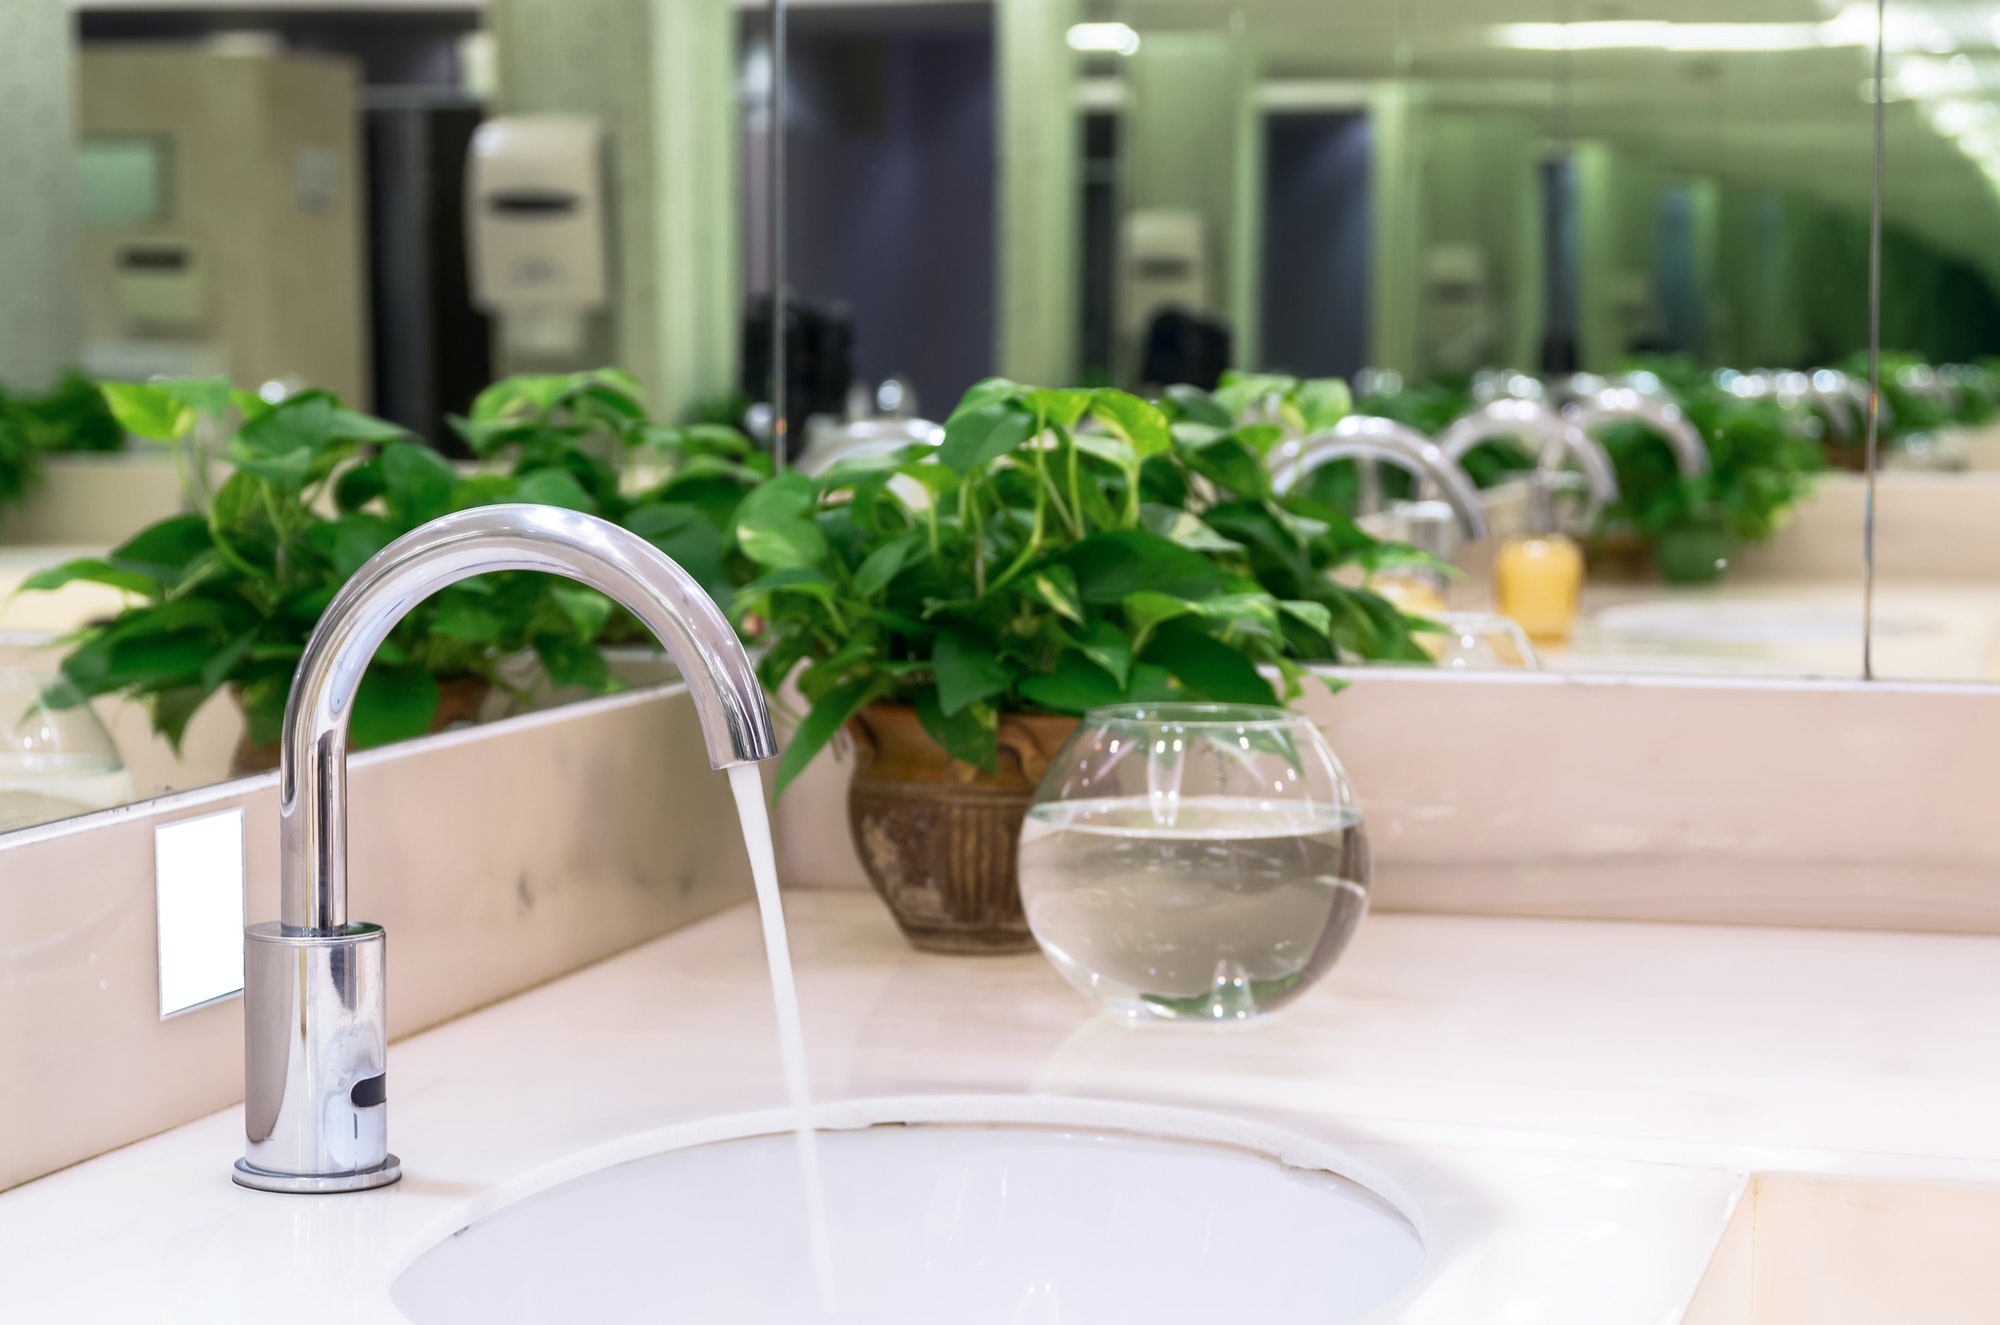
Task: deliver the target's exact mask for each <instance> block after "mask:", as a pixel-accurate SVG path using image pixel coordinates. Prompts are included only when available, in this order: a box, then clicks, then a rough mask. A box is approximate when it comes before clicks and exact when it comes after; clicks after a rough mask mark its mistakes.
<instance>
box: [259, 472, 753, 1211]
mask: <svg viewBox="0 0 2000 1325" xmlns="http://www.w3.org/2000/svg"><path fill="white" fill-rule="evenodd" d="M506 570H520V571H544V572H547V573H549V574H553V575H561V576H565V577H567V578H569V579H572V580H577V581H579V582H581V583H583V584H586V585H589V586H590V587H591V588H593V589H597V590H599V591H601V592H603V593H605V594H606V595H608V596H610V597H611V598H613V599H615V600H616V601H617V602H618V603H619V604H621V605H622V606H624V607H625V608H627V609H628V610H630V611H631V612H632V614H633V615H634V616H636V617H638V618H639V620H641V621H642V622H644V623H645V624H646V627H647V628H648V629H649V630H651V631H652V632H653V634H654V635H656V636H657V637H658V638H659V640H660V643H661V644H662V645H664V646H665V647H666V650H667V652H668V653H669V654H670V655H671V656H672V657H673V660H674V662H675V663H676V664H678V666H679V668H680V673H681V676H682V677H683V678H684V679H685V681H686V683H687V687H688V691H689V693H690V695H691V696H692V697H693V699H694V705H695V711H696V713H697V715H698V716H699V719H700V722H701V730H702V736H703V739H704V740H705V742H706V744H707V747H708V755H709V762H710V763H712V764H713V765H714V766H715V767H716V768H718V769H720V768H727V767H730V766H732V765H736V764H747V763H755V762H757V761H759V760H763V759H769V758H771V757H772V756H773V755H774V754H776V753H777V741H776V738H775V737H774V735H773V734H772V730H771V715H770V712H769V710H768V709H767V708H766V706H765V703H764V692H763V689H762V687H761V686H760V685H759V684H758V682H757V675H756V672H755V671H754V670H753V669H752V667H751V665H750V659H749V657H748V655H747V654H746V653H745V652H744V649H743V645H742V643H741V641H739V640H738V639H737V637H736V632H735V631H734V630H733V629H731V627H730V624H729V622H728V620H727V619H726V618H725V617H724V616H723V614H722V612H721V611H720V609H718V608H717V607H716V605H715V603H714V602H713V601H712V600H711V599H710V598H709V597H708V595H707V594H706V593H704V592H703V591H702V589H701V586H700V585H699V584H698V583H696V581H695V580H694V578H693V577H692V576H690V575H689V574H688V573H687V572H685V571H683V570H682V569H681V568H680V567H679V566H677V565H675V564H674V562H673V561H672V560H671V559H669V558H668V557H667V556H666V555H665V554H663V553H661V552H660V551H659V550H658V549H656V548H654V547H653V546H652V545H651V544H649V543H647V542H646V541H645V540H644V539H642V538H640V537H639V536H638V535H636V534H633V533H631V532H629V531H627V530H625V529H621V528H619V527H618V526H616V525H613V524H610V523H608V522H606V521H603V520H600V519H598V518H596V517H595V516H591V515H585V514H582V513H580V512H576V511H566V510H561V509H558V508H556V507H551V506H528V505H508V506H488V507H482V508H480V509H477V510H471V511H463V512H460V513H459V514H456V515H448V516H445V517H444V518H443V519H440V520H435V521H433V522H431V523H430V524H427V525H425V526H423V527H422V528H420V529H417V530H415V531H413V532H411V533H409V534H407V535H405V536H404V537H402V538H400V539H397V540H396V541H395V542H394V543H391V544H390V545H389V546H388V547H386V548H384V549H383V550H382V551H381V552H380V553H378V554H377V555H376V556H375V557H374V558H373V559H372V560H370V561H369V562H368V563H367V564H366V565H364V566H363V567H362V568H361V569H360V570H359V571H358V572H356V573H355V575H354V578H353V579H351V580H350V581H349V582H348V583H347V585H346V587H345V588H343V589H342V590H341V591H340V593H339V595H338V596H337V597H335V599H334V600H333V603H332V604H331V605H330V606H329V607H328V608H327V610H326V613H325V615H324V616H322V617H321V619H320V623H319V626H318V628H317V629H316V630H315V631H314V632H313V636H312V639H311V640H310V641H309V642H308V644H307V646H306V651H305V656H304V657H303V658H302V659H301V660H300V662H299V668H298V672H297V674H296V675H295V676H294V678H293V682H292V694H291V700H290V702H289V703H288V704H287V705H286V708H285V726H284V737H283V747H282V754H281V759H282V763H281V767H280V771H279V783H278V798H279V808H278V813H279V816H280V825H279V834H280V852H281V857H280V866H279V868H280V888H281V908H280V916H281V918H280V920H279V921H278V923H276V924H261V925H252V926H250V927H248V928H247V929H246V930H245V931H244V958H245V963H244V990H243V997H244V1027H243V1048H244V1130H245V1132H246V1135H247V1148H246V1150H245V1153H244V1157H243V1158H242V1159H241V1160H239V1161H237V1164H236V1172H235V1179H236V1181H237V1182H239V1183H241V1184H242V1185H243V1186H245V1187H254V1188H258V1189H260V1190H264V1191H276V1192H342V1191H360V1190H364V1189H366V1188H370V1187H380V1186H384V1185H386V1184H388V1183H392V1182H394V1181H396V1179H397V1178H398V1177H400V1176H401V1175H402V1170H401V1165H400V1163H399V1162H398V1160H397V1158H396V1157H395V1156H394V1155H392V1154H390V1153H389V1149H388V1127H387V1114H388V1077H387V1067H388V1044H389V1036H388V1000H387V993H386V985H385V980H384V977H385V974H386V971H385V951H386V948H385V936H384V933H383V931H382V929H381V927H380V926H378V925H370V924H366V923H360V922H354V921H350V920H349V919H348V915H347V725H348V718H349V716H350V714H351V712H352V709H353V705H354V696H355V691H356V689H357V688H358V687H359V686H360V684H361V676H362V673H363V672H364V671H366V670H367V667H368V663H369V660H370V659H371V658H373V657H374V656H375V650H376V649H377V648H378V647H379V646H380V645H381V643H382V641H383V640H384V639H385V638H386V637H387V636H388V634H389V631H390V630H391V629H392V628H393V627H394V626H395V624H396V623H397V622H398V621H400V620H401V619H402V618H403V616H404V614H405V613H407V612H408V611H409V610H410V609H411V608H412V607H414V606H415V605H416V604H417V603H419V602H421V601H423V600H424V599H425V598H428V597H429V596H430V595H432V594H434V593H436V592H437V591H438V590H440V589H443V588H444V587H445V586H447V585H449V584H453V583H455V582H457V581H459V580H462V579H465V578H467V577H468V576H473V575H484V574H487V573H490V572H493V571H506Z"/></svg>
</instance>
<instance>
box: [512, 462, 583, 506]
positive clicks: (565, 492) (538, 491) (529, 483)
mask: <svg viewBox="0 0 2000 1325" xmlns="http://www.w3.org/2000/svg"><path fill="white" fill-rule="evenodd" d="M514 500H515V501H526V502H535V503H537V504H539V505H542V506H560V507H562V508H563V509H564V510H566V511H582V512H584V513H585V514H586V515H594V514H596V512H597V503H596V502H594V501H592V500H591V499H590V494H589V493H587V492H585V491H584V490H583V485H582V484H581V483H578V482H577V481H576V476H575V475H574V474H572V473H570V472H569V471H568V470H567V469H538V470H536V471H534V472H533V473H532V474H527V475H524V476H523V477H522V479H521V482H520V485H519V486H518V487H516V488H515V489H514Z"/></svg>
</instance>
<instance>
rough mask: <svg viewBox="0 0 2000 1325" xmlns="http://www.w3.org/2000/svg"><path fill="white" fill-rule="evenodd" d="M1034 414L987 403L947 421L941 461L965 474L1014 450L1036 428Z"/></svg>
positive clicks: (939, 455)
mask: <svg viewBox="0 0 2000 1325" xmlns="http://www.w3.org/2000/svg"><path fill="white" fill-rule="evenodd" d="M1034 429H1035V420H1034V417H1033V416H1032V415H1030V414H1028V413H1026V412H1024V411H1022V410H1020V409H1018V408H1016V407H1014V406H1012V405H1000V404H995V405H984V406H981V407H980V408H978V409H975V410H973V411H971V412H970V413H964V414H954V415H953V416H952V418H951V422H950V423H948V424H946V425H945V430H944V443H943V445H941V446H940V447H938V454H937V458H938V462H939V463H940V464H942V465H945V466H946V467H948V468H949V469H951V470H953V471H954V472H956V473H959V474H964V473H966V472H968V471H970V470H973V469H976V468H978V467H979V466H981V465H986V464H990V463H992V462H993V461H995V460H997V459H999V458H1000V457H1001V456H1003V455H1006V454H1008V453H1009V452H1011V451H1013V450H1014V449H1015V448H1016V447H1018V446H1020V445H1021V443H1023V442H1025V441H1027V440H1028V437H1029V436H1030V434H1032V433H1033V432H1034Z"/></svg>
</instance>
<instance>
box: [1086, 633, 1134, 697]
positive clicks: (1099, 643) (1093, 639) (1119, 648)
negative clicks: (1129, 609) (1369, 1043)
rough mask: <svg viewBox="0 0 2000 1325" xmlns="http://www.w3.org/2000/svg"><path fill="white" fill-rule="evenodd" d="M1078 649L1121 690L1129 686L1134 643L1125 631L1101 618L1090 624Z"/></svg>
mask: <svg viewBox="0 0 2000 1325" xmlns="http://www.w3.org/2000/svg"><path fill="white" fill-rule="evenodd" d="M1076 647H1077V649H1078V651H1080V652H1081V653H1082V654H1083V656H1084V657H1086V658H1088V659H1090V661H1092V662H1094V663H1096V664H1097V665H1098V666H1099V667H1102V668H1103V669H1104V670H1105V672H1106V673H1107V674H1108V675H1109V676H1110V677H1111V679H1112V680H1114V681H1116V682H1117V683H1118V685H1119V687H1120V688H1121V689H1122V688H1123V687H1125V686H1126V685H1127V684H1129V682H1130V680H1131V673H1132V641H1131V639H1130V638H1129V637H1128V636H1127V635H1126V634H1125V632H1124V631H1122V630H1120V629H1118V627H1116V626H1114V625H1112V624H1111V623H1110V622H1109V621H1105V620H1103V619H1101V618H1100V619H1098V620H1096V621H1093V622H1091V623H1090V628H1089V629H1088V630H1086V631H1085V632H1084V633H1083V638H1082V639H1080V640H1078V641H1077V642H1076Z"/></svg>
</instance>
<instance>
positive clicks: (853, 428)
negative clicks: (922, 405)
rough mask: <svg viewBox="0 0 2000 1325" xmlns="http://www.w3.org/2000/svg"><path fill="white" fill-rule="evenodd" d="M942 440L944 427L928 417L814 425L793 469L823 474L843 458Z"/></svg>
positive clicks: (868, 455)
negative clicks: (816, 426)
mask: <svg viewBox="0 0 2000 1325" xmlns="http://www.w3.org/2000/svg"><path fill="white" fill-rule="evenodd" d="M943 441H944V429H943V428H942V427H940V426H939V425H937V424H935V423H932V422H931V421H930V420H929V419H897V418H875V419H860V420H857V421H856V422H853V423H843V424H839V425H835V426H832V427H821V428H815V429H814V430H813V433H812V438H811V440H810V442H809V443H808V444H807V446H806V453H805V454H804V455H803V456H800V457H799V462H798V464H796V465H794V466H793V468H794V469H797V470H798V471H799V472H800V473H802V474H823V473H825V472H826V471H827V470H828V469H830V468H832V467H833V466H834V465H835V464H836V463H838V462H840V461H842V460H866V459H868V458H870V457H873V456H882V455H893V454H895V453H896V452H898V451H901V450H902V449H903V448H904V447H907V446H936V445H938V444H939V443H941V442H943Z"/></svg>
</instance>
